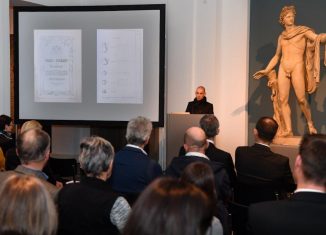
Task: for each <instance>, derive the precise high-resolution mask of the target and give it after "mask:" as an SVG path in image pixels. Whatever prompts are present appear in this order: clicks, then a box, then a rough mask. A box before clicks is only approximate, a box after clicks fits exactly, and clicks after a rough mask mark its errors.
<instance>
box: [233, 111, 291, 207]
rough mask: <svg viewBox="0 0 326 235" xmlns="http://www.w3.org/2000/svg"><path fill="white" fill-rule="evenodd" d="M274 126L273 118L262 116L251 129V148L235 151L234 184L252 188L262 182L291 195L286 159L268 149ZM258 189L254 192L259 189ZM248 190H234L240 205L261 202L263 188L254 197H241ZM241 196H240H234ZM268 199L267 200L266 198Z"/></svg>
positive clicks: (289, 174)
mask: <svg viewBox="0 0 326 235" xmlns="http://www.w3.org/2000/svg"><path fill="white" fill-rule="evenodd" d="M277 128H278V124H277V123H276V121H275V120H274V119H273V118H270V117H262V118H260V119H259V120H258V122H257V124H256V128H255V129H254V137H255V141H256V143H255V144H254V145H253V146H241V147H238V148H237V149H236V152H235V168H236V170H237V183H238V184H246V185H247V186H248V185H250V186H253V187H254V186H255V185H259V184H262V181H264V182H266V184H265V186H267V185H270V186H271V187H275V188H277V189H279V190H281V191H282V192H293V190H294V189H295V184H294V180H293V177H292V173H291V169H290V165H289V158H287V157H285V156H282V155H280V154H276V153H274V152H272V151H271V150H270V147H269V145H270V144H271V143H272V141H273V138H274V136H275V134H276V132H277ZM260 188H261V187H259V188H258V189H257V190H260ZM246 192H248V188H245V189H244V190H239V193H237V190H236V191H235V199H237V198H238V202H240V203H242V204H247V205H248V204H250V203H253V202H258V201H264V200H265V198H263V196H262V195H263V189H261V190H260V191H259V192H258V193H256V194H255V196H257V197H256V198H254V197H252V196H250V197H249V196H248V198H247V199H248V200H247V199H245V197H243V195H245V193H246ZM240 193H241V196H239V197H238V195H239V194H240ZM267 200H271V199H267Z"/></svg>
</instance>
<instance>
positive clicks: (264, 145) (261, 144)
mask: <svg viewBox="0 0 326 235" xmlns="http://www.w3.org/2000/svg"><path fill="white" fill-rule="evenodd" d="M256 144H260V145H263V146H266V147H268V148H270V146H269V145H268V144H263V143H258V142H256Z"/></svg>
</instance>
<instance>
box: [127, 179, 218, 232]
mask: <svg viewBox="0 0 326 235" xmlns="http://www.w3.org/2000/svg"><path fill="white" fill-rule="evenodd" d="M212 217H213V209H212V208H211V206H210V203H209V199H208V197H207V195H206V194H205V193H204V192H202V191H201V190H200V189H199V188H197V187H195V186H194V185H191V184H189V183H186V182H182V181H179V180H177V179H172V178H168V177H165V178H159V179H156V180H155V181H154V182H152V183H151V184H150V185H149V186H148V187H147V188H146V189H145V191H143V193H142V194H141V195H140V197H139V198H138V200H137V201H136V203H135V205H134V207H133V211H132V213H131V215H130V217H129V220H128V222H127V225H126V227H125V231H124V233H123V234H124V235H138V234H142V235H152V234H169V235H184V234H187V235H201V234H205V232H206V230H207V228H208V227H209V226H210V224H211V221H212Z"/></svg>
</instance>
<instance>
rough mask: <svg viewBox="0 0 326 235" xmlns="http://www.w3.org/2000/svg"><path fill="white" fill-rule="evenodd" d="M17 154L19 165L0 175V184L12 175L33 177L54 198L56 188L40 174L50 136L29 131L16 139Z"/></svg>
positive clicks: (34, 130)
mask: <svg viewBox="0 0 326 235" xmlns="http://www.w3.org/2000/svg"><path fill="white" fill-rule="evenodd" d="M17 154H18V157H19V159H20V162H21V165H18V166H17V167H16V168H15V169H14V170H11V171H4V172H1V173H0V182H2V181H3V180H4V179H6V178H8V177H9V176H10V175H12V174H16V175H20V174H24V175H33V176H36V177H37V178H39V179H41V180H42V183H43V184H44V185H45V187H46V189H47V190H49V192H50V194H51V196H52V197H53V198H56V195H57V193H58V188H57V187H55V186H54V185H52V184H50V183H48V182H47V181H46V180H47V178H48V177H47V175H46V174H44V173H43V172H42V169H43V168H44V166H45V164H46V163H47V161H48V159H49V156H50V136H49V135H48V134H47V133H46V132H44V131H42V130H40V129H30V130H27V131H24V132H22V133H21V134H19V135H18V137H17Z"/></svg>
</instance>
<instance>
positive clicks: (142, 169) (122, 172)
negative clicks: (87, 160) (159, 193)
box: [109, 146, 162, 194]
mask: <svg viewBox="0 0 326 235" xmlns="http://www.w3.org/2000/svg"><path fill="white" fill-rule="evenodd" d="M161 175H162V168H161V166H160V165H159V164H158V163H157V162H155V161H154V160H152V159H150V157H149V156H148V155H146V154H144V153H143V152H142V151H141V150H140V149H137V148H133V147H128V146H126V147H124V148H123V149H122V150H121V151H119V152H117V153H116V155H115V159H114V162H113V170H112V176H111V177H110V179H109V184H111V186H112V189H113V190H114V191H116V192H121V193H136V194H137V193H140V192H141V191H143V190H144V188H145V187H146V186H147V185H148V184H149V183H150V182H151V181H153V180H154V179H155V178H157V177H158V176H161Z"/></svg>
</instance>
